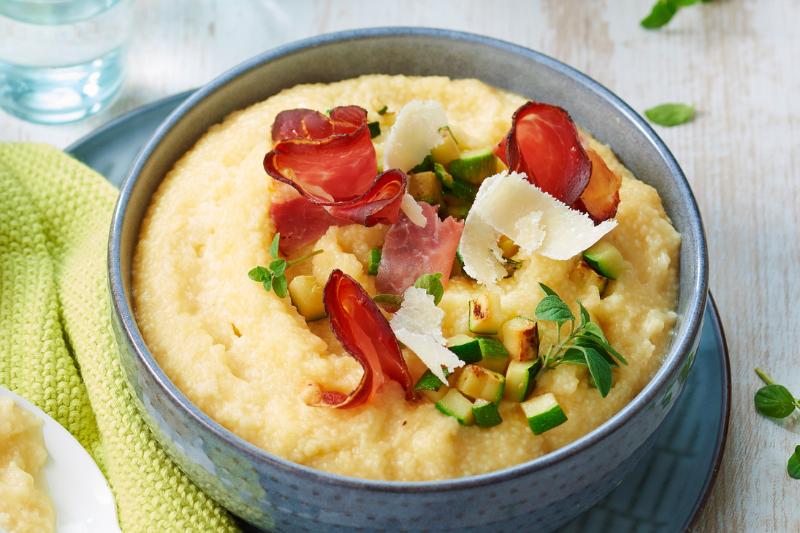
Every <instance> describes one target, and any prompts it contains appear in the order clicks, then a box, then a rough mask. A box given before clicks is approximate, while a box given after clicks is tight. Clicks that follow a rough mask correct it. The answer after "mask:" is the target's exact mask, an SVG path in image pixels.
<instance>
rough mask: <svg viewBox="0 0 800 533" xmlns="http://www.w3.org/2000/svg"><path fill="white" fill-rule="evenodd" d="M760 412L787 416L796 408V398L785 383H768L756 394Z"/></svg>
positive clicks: (772, 415)
mask: <svg viewBox="0 0 800 533" xmlns="http://www.w3.org/2000/svg"><path fill="white" fill-rule="evenodd" d="M755 402H756V409H758V412H759V413H761V414H763V415H766V416H771V417H773V418H786V417H787V416H789V415H790V414H792V413H793V412H794V410H795V403H794V402H795V400H794V398H793V397H792V394H791V393H790V392H789V390H788V389H787V388H786V387H784V386H783V385H767V386H766V387H762V388H760V389H758V392H756V396H755Z"/></svg>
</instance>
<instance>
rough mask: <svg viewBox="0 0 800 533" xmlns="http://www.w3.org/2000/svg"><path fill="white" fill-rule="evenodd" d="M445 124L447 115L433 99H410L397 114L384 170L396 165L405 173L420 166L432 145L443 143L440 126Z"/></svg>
mask: <svg viewBox="0 0 800 533" xmlns="http://www.w3.org/2000/svg"><path fill="white" fill-rule="evenodd" d="M444 126H447V114H446V113H445V112H444V109H443V108H442V106H441V104H439V102H436V101H434V100H427V101H425V102H420V101H419V100H411V101H410V102H409V103H407V104H406V105H404V106H403V108H402V109H401V110H400V112H399V113H398V114H397V119H395V122H394V125H393V126H392V129H391V130H390V131H389V138H388V139H387V140H386V148H385V149H384V151H383V169H384V170H389V169H391V168H399V169H400V170H402V171H403V172H408V171H409V170H411V169H412V168H414V167H415V166H417V165H419V164H420V163H421V162H422V160H423V159H425V158H426V157H427V156H428V154H430V152H431V148H434V147H436V146H439V145H440V144H442V142H444V140H443V138H442V136H441V134H439V128H443V127H444Z"/></svg>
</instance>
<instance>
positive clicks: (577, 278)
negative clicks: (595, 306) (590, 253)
mask: <svg viewBox="0 0 800 533" xmlns="http://www.w3.org/2000/svg"><path fill="white" fill-rule="evenodd" d="M570 279H571V280H572V281H573V282H574V283H575V284H576V285H578V286H592V285H593V286H595V287H597V291H598V294H599V295H600V297H602V296H603V293H604V292H605V291H606V287H608V278H607V277H605V276H601V275H600V274H598V273H597V272H595V271H594V270H593V269H592V268H591V267H590V266H589V264H588V263H587V262H586V260H584V259H581V261H580V263H578V266H576V267H575V270H573V271H572V273H571V274H570Z"/></svg>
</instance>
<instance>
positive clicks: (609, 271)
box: [583, 241, 625, 279]
mask: <svg viewBox="0 0 800 533" xmlns="http://www.w3.org/2000/svg"><path fill="white" fill-rule="evenodd" d="M583 258H584V259H585V260H586V262H587V263H588V264H589V267H591V268H592V269H594V270H595V271H596V272H597V273H598V274H600V275H601V276H605V277H607V278H609V279H617V278H619V277H620V275H622V272H623V271H624V270H625V259H624V258H623V257H622V254H621V253H619V250H617V247H616V246H614V245H613V244H611V243H610V242H606V241H600V242H598V243H596V244H594V245H593V246H592V247H591V248H589V249H588V250H586V251H585V252H583Z"/></svg>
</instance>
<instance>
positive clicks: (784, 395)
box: [755, 368, 800, 479]
mask: <svg viewBox="0 0 800 533" xmlns="http://www.w3.org/2000/svg"><path fill="white" fill-rule="evenodd" d="M756 374H758V377H760V378H761V379H762V380H764V383H766V384H767V386H766V387H761V388H760V389H758V392H756V396H755V403H756V409H757V410H758V412H759V413H761V414H763V415H766V416H770V417H772V418H786V417H787V416H789V415H791V414H792V413H793V412H794V410H795V409H800V398H795V397H794V396H792V393H791V392H789V389H787V388H786V387H784V386H783V385H778V384H777V383H775V380H773V379H772V378H771V377H769V376H768V375H767V373H766V372H764V371H763V370H761V369H760V368H756ZM786 469H787V470H788V471H789V476H791V477H793V478H794V479H800V446H797V447H796V448H795V449H794V453H793V454H792V455H791V457H789V462H788V464H787V465H786Z"/></svg>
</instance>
